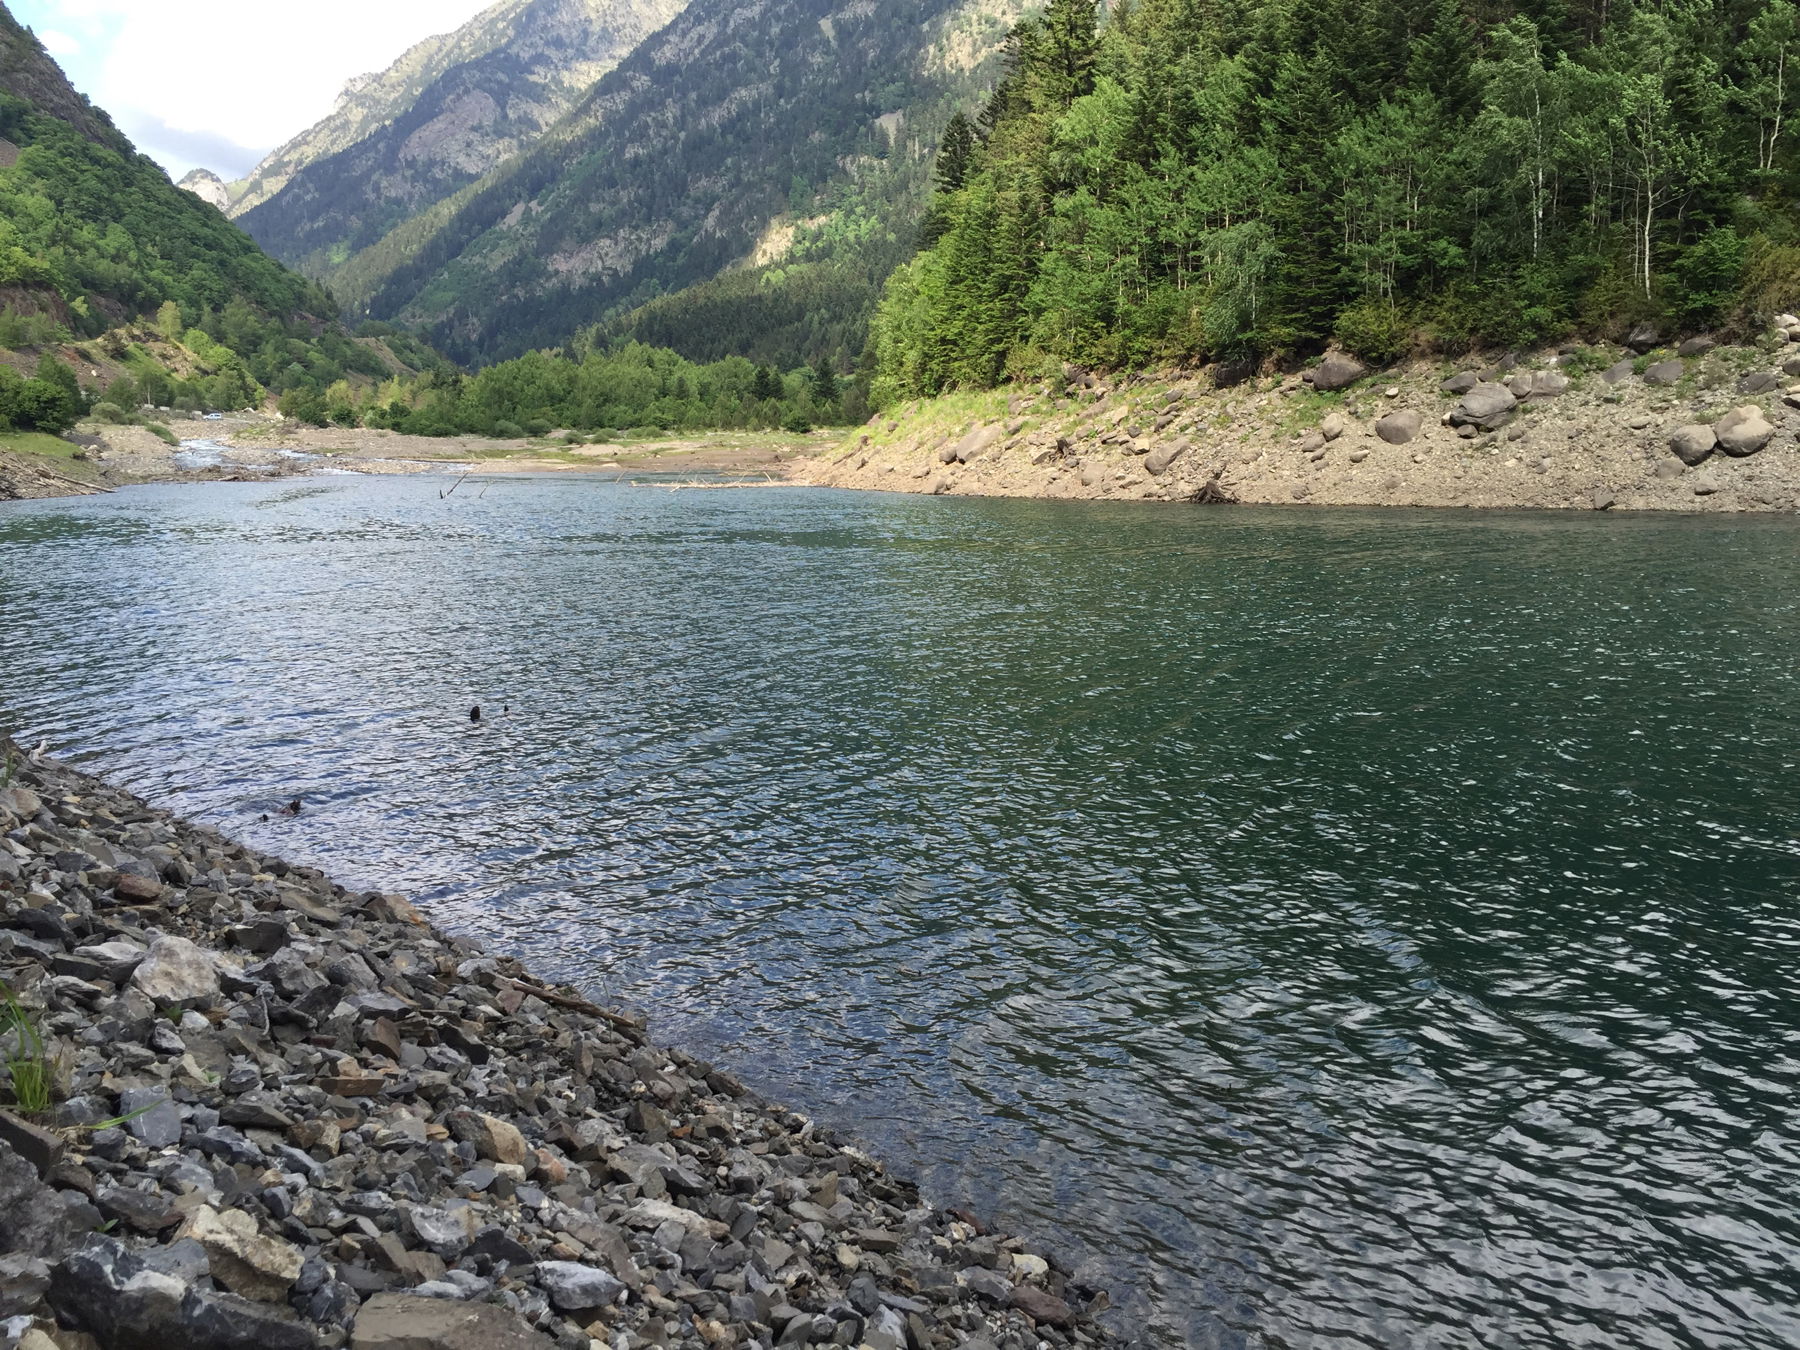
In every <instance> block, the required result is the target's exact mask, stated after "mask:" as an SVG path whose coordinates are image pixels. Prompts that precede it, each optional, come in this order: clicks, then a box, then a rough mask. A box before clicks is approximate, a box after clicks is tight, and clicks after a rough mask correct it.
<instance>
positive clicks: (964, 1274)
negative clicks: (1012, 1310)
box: [957, 1266, 1013, 1308]
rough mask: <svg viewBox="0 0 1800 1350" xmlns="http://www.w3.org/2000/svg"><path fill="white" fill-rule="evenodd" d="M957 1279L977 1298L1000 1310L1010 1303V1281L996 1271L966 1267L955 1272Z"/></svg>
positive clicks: (979, 1267) (981, 1267)
mask: <svg viewBox="0 0 1800 1350" xmlns="http://www.w3.org/2000/svg"><path fill="white" fill-rule="evenodd" d="M957 1278H958V1279H960V1280H961V1281H962V1283H963V1284H964V1285H966V1286H967V1287H968V1289H969V1291H970V1292H971V1293H973V1294H974V1295H975V1296H976V1297H977V1298H980V1299H984V1300H985V1301H987V1302H989V1303H992V1304H995V1305H996V1306H998V1307H1002V1308H1004V1307H1006V1306H1007V1305H1008V1304H1009V1303H1011V1302H1012V1291H1013V1286H1012V1281H1011V1280H1009V1279H1007V1278H1006V1276H1004V1275H1002V1274H1000V1272H999V1271H997V1270H989V1269H987V1268H986V1267H985V1266H968V1267H965V1268H964V1269H963V1270H960V1271H958V1272H957Z"/></svg>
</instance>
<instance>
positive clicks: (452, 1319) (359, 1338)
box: [350, 1294, 556, 1350]
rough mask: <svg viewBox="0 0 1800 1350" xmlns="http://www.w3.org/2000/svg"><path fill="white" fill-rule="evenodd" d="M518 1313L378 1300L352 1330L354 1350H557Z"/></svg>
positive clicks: (411, 1299)
mask: <svg viewBox="0 0 1800 1350" xmlns="http://www.w3.org/2000/svg"><path fill="white" fill-rule="evenodd" d="M555 1348H556V1342H555V1341H553V1340H551V1339H550V1337H548V1336H545V1335H543V1334H541V1333H539V1332H536V1331H533V1330H532V1329H531V1327H529V1326H528V1325H527V1324H526V1323H525V1322H524V1321H523V1320H522V1319H521V1318H520V1317H519V1316H518V1314H516V1313H512V1312H508V1311H507V1310H506V1309H504V1308H497V1307H495V1306H494V1305H492V1304H490V1303H452V1302H449V1301H448V1300H446V1299H439V1298H420V1297H418V1296H417V1295H416V1294H377V1295H375V1297H374V1298H372V1299H370V1300H369V1301H368V1302H367V1303H365V1304H363V1305H362V1308H361V1310H360V1311H359V1312H358V1313H357V1314H356V1322H355V1324H354V1325H353V1326H352V1327H351V1328H350V1350H555Z"/></svg>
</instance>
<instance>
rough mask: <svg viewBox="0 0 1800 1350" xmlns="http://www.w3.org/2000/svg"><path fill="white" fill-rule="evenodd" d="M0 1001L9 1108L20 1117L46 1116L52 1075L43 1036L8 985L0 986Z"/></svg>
mask: <svg viewBox="0 0 1800 1350" xmlns="http://www.w3.org/2000/svg"><path fill="white" fill-rule="evenodd" d="M0 998H4V1005H3V1006H0V1038H4V1040H5V1041H6V1050H5V1059H6V1072H7V1077H8V1079H9V1082H10V1086H11V1093H12V1105H13V1108H14V1109H15V1110H16V1111H18V1113H19V1114H20V1115H22V1116H42V1115H47V1114H48V1113H49V1111H50V1100H51V1084H52V1083H53V1081H54V1079H55V1072H54V1070H53V1068H52V1066H51V1063H50V1055H49V1052H48V1050H47V1049H46V1048H45V1046H44V1033H43V1032H42V1030H40V1029H39V1027H38V1022H37V1018H36V1016H35V1015H33V1014H32V1013H31V1012H29V1011H27V1010H26V1008H25V1006H24V1004H22V1003H20V1002H19V996H18V995H17V994H15V993H13V991H12V986H11V985H8V984H5V983H0Z"/></svg>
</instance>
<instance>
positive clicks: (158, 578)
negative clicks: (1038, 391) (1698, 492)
mask: <svg viewBox="0 0 1800 1350" xmlns="http://www.w3.org/2000/svg"><path fill="white" fill-rule="evenodd" d="M1797 545H1800V528H1797V526H1796V523H1795V522H1793V521H1791V520H1786V519H1776V518H1758V519H1744V520H1730V519H1718V518H1706V519H1698V518H1691V519H1683V518H1669V517H1652V518H1632V517H1619V516H1606V517H1600V516H1567V517H1565V516H1550V515H1474V514H1448V513H1426V512H1390V513H1378V512H1336V511H1325V510H1306V511H1279V510H1266V511H1264V510H1250V509H1214V510H1200V509H1191V508H1188V509H1184V508H1173V507H1165V506H1143V505H1135V506H1134V505H1125V504H1081V505H1069V504H1054V503H1038V502H1005V501H991V502H990V501H979V500H970V499H922V498H916V497H901V496H896V497H885V496H874V495H860V496H859V495H850V494H838V493H831V492H824V491H817V492H815V491H809V490H793V489H784V490H779V491H776V490H768V491H744V492H729V493H728V492H712V493H676V494H669V493H664V492H655V491H649V490H645V489H641V488H632V487H629V486H626V485H605V484H600V483H596V482H593V481H591V480H584V479H568V478H563V479H556V480H519V481H507V482H503V483H500V484H497V485H496V486H495V487H494V488H493V489H492V490H490V491H489V492H487V493H486V495H484V496H480V497H477V496H475V495H473V494H457V495H456V496H454V497H452V498H450V499H448V500H442V499H440V498H439V497H438V495H437V490H436V486H435V485H434V484H433V483H432V482H431V481H430V480H425V479H405V480H376V481H370V480H362V479H357V480H343V481H339V480H327V479H321V480H316V481H313V482H310V483H308V484H304V485H300V486H295V485H294V484H291V483H290V484H285V485H254V484H251V485H224V484H222V485H217V486H208V487H203V488H194V487H184V488H169V489H142V490H135V491H131V492H126V493H121V494H119V495H117V496H115V497H109V498H104V499H86V500H83V501H79V502H72V503H64V502H54V503H37V504H24V505H11V506H0V594H3V595H4V597H5V606H6V608H5V613H6V619H5V628H4V637H5V639H6V650H7V654H8V659H7V673H6V678H5V683H4V685H3V686H0V711H3V712H4V714H5V718H4V720H6V721H9V722H11V723H12V724H14V725H16V726H17V727H18V728H19V729H21V730H22V731H24V732H25V733H27V734H30V735H32V736H33V737H36V736H46V737H48V738H49V739H50V740H51V742H52V744H53V745H56V746H58V747H60V748H64V749H67V750H69V751H72V752H74V753H76V754H79V755H81V756H83V757H84V758H85V759H86V760H87V761H88V762H89V763H90V764H91V765H92V766H94V767H96V768H98V769H99V770H101V771H104V772H106V773H108V774H109V775H111V776H112V777H114V778H116V779H118V780H119V781H122V782H124V783H126V784H128V785H130V786H132V787H134V788H136V789H138V790H139V791H142V792H144V793H145V794H147V795H149V796H151V797H153V798H155V799H157V800H158V801H160V802H163V803H166V804H169V805H172V806H174V807H177V808H179V809H181V810H183V811H186V812H189V813H191V814H194V815H197V816H200V817H202V818H205V819H207V820H209V821H212V822H215V823H217V824H219V825H221V826H222V827H223V828H225V829H227V830H230V831H233V832H235V833H238V834H240V835H242V836H244V837H246V838H249V839H250V840H252V841H254V842H255V843H257V844H259V845H261V846H264V847H269V848H272V849H275V850H277V851H280V852H282V853H283V854H285V855H287V856H289V857H291V858H295V859H300V860H305V861H311V862H316V863H319V864H322V865H324V866H327V867H330V868H331V869H333V871H334V872H335V873H337V874H338V875H339V876H340V877H341V878H343V879H345V880H347V881H352V882H355V881H363V882H369V883H379V884H381V885H384V886H393V887H397V888H404V889H407V890H410V891H413V892H416V893H417V894H418V896H419V897H420V898H421V899H422V901H423V902H424V903H425V904H426V906H427V908H429V909H430V911H431V912H432V913H433V914H434V916H435V917H437V918H438V919H439V920H441V921H442V922H444V923H445V924H447V925H448V926H450V927H452V928H454V929H456V930H458V931H462V932H467V933H471V934H474V935H477V936H480V937H482V938H484V939H486V940H488V941H490V942H493V943H495V944H497V945H501V946H504V947H507V948H509V949H511V950H516V951H519V952H522V953H524V954H526V955H527V956H528V957H529V958H530V959H531V960H532V961H533V962H534V963H536V964H537V965H538V966H539V967H540V968H541V969H543V970H544V971H545V972H546V973H549V974H552V975H554V976H558V977H561V978H566V979H570V980H574V981H577V982H580V983H582V984H584V985H586V986H588V987H590V988H592V989H594V990H595V991H596V992H601V993H605V994H607V995H608V996H611V997H616V998H620V999H624V1000H627V1001H631V1002H635V1003H638V1004H641V1005H643V1006H645V1007H647V1008H649V1009H651V1010H652V1013H653V1016H654V1025H655V1028H656V1030H657V1032H658V1033H659V1034H660V1035H662V1036H664V1037H667V1038H670V1039H674V1040H678V1041H681V1042H683V1043H685V1044H688V1045H691V1046H694V1047H696V1048H698V1049H701V1050H702V1051H704V1052H706V1053H709V1054H713V1055H716V1056H717V1057H719V1058H720V1059H722V1060H725V1061H728V1062H730V1063H732V1064H733V1065H734V1066H736V1067H739V1068H741V1069H743V1070H745V1071H746V1072H747V1073H748V1075H749V1076H750V1077H751V1078H752V1079H753V1081H755V1082H757V1083H758V1084H759V1085H760V1086H761V1087H763V1088H764V1089H765V1090H767V1091H768V1092H770V1093H772V1094H776V1095H779V1096H781V1097H783V1098H784V1099H786V1100H788V1101H790V1102H792V1103H793V1104H795V1105H796V1106H799V1107H802V1108H804V1109H807V1110H809V1111H811V1112H813V1113H815V1114H817V1115H819V1116H820V1117H822V1118H825V1119H827V1120H829V1121H831V1122H833V1123H835V1124H839V1125H842V1126H845V1127H847V1128H849V1129H851V1130H853V1131H855V1132H856V1133H858V1134H860V1135H861V1136H862V1137H863V1138H865V1139H866V1140H867V1141H869V1143H870V1144H871V1145H873V1146H874V1147H876V1148H877V1149H879V1150H880V1151H881V1152H883V1153H884V1154H885V1155H886V1156H888V1157H889V1158H891V1159H893V1160H894V1161H896V1162H897V1163H899V1164H901V1165H903V1166H904V1167H905V1168H907V1169H909V1170H911V1171H913V1172H914V1173H916V1174H917V1175H919V1176H920V1177H921V1178H922V1179H923V1180H924V1181H925V1182H926V1184H927V1186H928V1189H929V1190H930V1192H931V1193H932V1194H933V1195H934V1197H936V1198H938V1199H940V1200H942V1201H944V1202H946V1203H957V1204H963V1203H968V1204H972V1205H973V1206H974V1207H975V1208H977V1209H978V1210H981V1211H982V1212H984V1213H986V1214H990V1215H994V1216H997V1217H998V1218H999V1219H1000V1220H1002V1221H1003V1222H1005V1223H1007V1224H1009V1225H1012V1226H1015V1227H1016V1228H1019V1229H1022V1230H1024V1231H1027V1232H1029V1233H1032V1234H1034V1235H1037V1236H1040V1237H1043V1238H1045V1239H1046V1240H1050V1241H1053V1242H1055V1243H1057V1244H1059V1245H1060V1246H1061V1247H1062V1248H1063V1249H1064V1250H1065V1251H1067V1252H1070V1253H1071V1254H1073V1255H1075V1256H1076V1257H1077V1258H1078V1259H1079V1261H1080V1263H1081V1264H1082V1266H1083V1269H1084V1272H1085V1273H1086V1274H1088V1275H1089V1276H1091V1277H1092V1278H1094V1279H1095V1280H1097V1281H1100V1282H1103V1283H1108V1284H1110V1285H1111V1286H1112V1287H1113V1288H1114V1290H1115V1294H1116V1297H1117V1299H1118V1301H1119V1302H1120V1304H1121V1305H1122V1306H1123V1309H1124V1312H1123V1314H1122V1316H1121V1325H1123V1326H1126V1327H1134V1328H1136V1329H1138V1330H1139V1331H1140V1332H1141V1334H1142V1335H1143V1336H1144V1337H1145V1339H1146V1340H1147V1341H1150V1342H1155V1343H1160V1344H1178V1345H1179V1344H1189V1345H1196V1346H1256V1347H1265V1346H1266V1347H1277V1346H1278V1347H1324V1346H1330V1347H1352V1346H1369V1347H1377V1346H1379V1347H1391V1346H1430V1347H1448V1348H1451V1350H1456V1348H1460V1347H1513V1346H1517V1347H1543V1346H1558V1347H1561V1346H1592V1347H1601V1346H1604V1347H1614V1346H1620V1347H1623V1346H1630V1347H1638V1346H1643V1347H1662V1346H1671V1347H1699V1346H1706V1347H1721V1348H1724V1347H1730V1348H1731V1350H1742V1348H1745V1347H1769V1348H1773V1347H1778V1346H1779V1347H1787V1346H1792V1345H1794V1344H1797V1343H1800V1293H1797V1288H1796V1276H1795V1274H1794V1271H1795V1268H1796V1264H1797V1258H1800V1181H1796V1176H1800V1125H1797V1123H1796V1113H1795V1110H1794V1105H1793V1103H1794V1099H1795V1090H1796V1087H1797V1086H1800V1001H1797V999H1796V995H1797V993H1800V975H1797V974H1796V958H1797V957H1800V916H1797V914H1796V910H1797V908H1800V900H1797V894H1800V887H1797V885H1796V883H1797V881H1800V842H1797V835H1800V827H1797V826H1796V823H1795V820H1796V813H1795V807H1796V801H1797V797H1796V791H1795V789H1796V772H1795V765H1796V762H1797V760H1800V749H1797V746H1796V732H1797V731H1800V620H1797V606H1800V549H1797V547H1796V546H1797ZM476 702H479V703H482V704H483V705H484V706H485V707H486V708H487V709H488V710H489V717H488V718H487V720H486V722H485V723H484V726H483V727H482V728H481V729H479V730H476V729H472V728H471V727H470V725H469V723H468V719H467V709H468V707H469V705H470V704H472V703H476ZM502 707H505V708H506V709H507V711H506V712H504V713H498V712H497V711H496V710H498V709H500V708H502ZM296 794H298V795H301V796H303V797H304V798H305V799H306V801H307V804H308V807H307V810H306V811H305V813H304V814H303V815H302V816H300V817H299V818H297V819H277V820H274V821H272V822H269V823H264V822H262V821H261V819H260V817H261V815H262V814H263V813H264V812H265V811H267V810H268V809H269V808H270V806H271V805H273V804H275V803H277V802H280V801H285V800H286V799H287V798H289V797H290V796H293V795H296Z"/></svg>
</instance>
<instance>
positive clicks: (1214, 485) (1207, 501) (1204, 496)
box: [1188, 474, 1238, 506]
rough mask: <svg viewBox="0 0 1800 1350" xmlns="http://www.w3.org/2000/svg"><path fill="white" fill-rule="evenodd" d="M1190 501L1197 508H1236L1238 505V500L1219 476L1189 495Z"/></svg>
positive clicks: (1213, 477)
mask: <svg viewBox="0 0 1800 1350" xmlns="http://www.w3.org/2000/svg"><path fill="white" fill-rule="evenodd" d="M1188 500H1189V501H1190V502H1192V503H1193V504H1194V505H1195V506H1236V505H1237V504H1238V499H1237V498H1236V497H1235V496H1233V495H1232V493H1231V490H1230V489H1229V488H1227V487H1226V486H1225V484H1224V482H1223V481H1221V479H1220V478H1219V476H1218V475H1217V474H1214V475H1213V476H1212V477H1211V478H1209V479H1207V480H1206V481H1205V482H1204V483H1202V484H1201V485H1200V486H1199V487H1198V488H1196V489H1195V490H1194V491H1193V492H1191V493H1189V494H1188Z"/></svg>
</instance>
